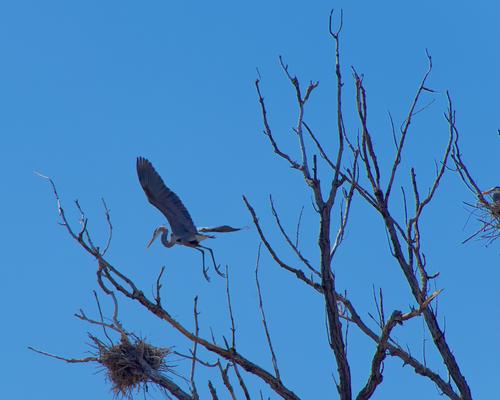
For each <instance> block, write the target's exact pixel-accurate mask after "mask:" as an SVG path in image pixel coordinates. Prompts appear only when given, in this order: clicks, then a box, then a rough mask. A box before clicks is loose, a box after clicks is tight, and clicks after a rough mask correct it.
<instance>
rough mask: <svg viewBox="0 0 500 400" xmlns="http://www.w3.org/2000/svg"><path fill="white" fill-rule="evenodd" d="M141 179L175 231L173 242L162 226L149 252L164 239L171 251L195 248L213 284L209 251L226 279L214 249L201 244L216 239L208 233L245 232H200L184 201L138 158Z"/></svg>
mask: <svg viewBox="0 0 500 400" xmlns="http://www.w3.org/2000/svg"><path fill="white" fill-rule="evenodd" d="M137 176H138V177H139V182H140V184H141V186H142V189H143V190H144V193H146V197H147V198H148V201H149V202H150V203H151V204H152V205H154V206H155V207H156V208H157V209H158V210H160V211H161V213H162V214H163V215H164V216H165V217H166V218H167V221H168V223H169V225H170V228H171V229H172V234H171V235H170V238H169V237H168V233H169V230H168V228H167V227H166V226H165V225H161V226H159V227H158V228H156V229H155V230H154V232H153V237H152V238H151V240H150V241H149V243H148V244H147V247H148V248H149V247H150V246H151V245H152V244H153V242H154V241H155V239H156V238H157V237H158V236H160V235H161V237H160V240H161V243H162V244H163V245H164V246H165V247H167V248H170V247H172V246H174V245H176V244H179V245H182V246H187V247H191V248H193V249H196V250H198V251H199V252H200V253H201V256H202V264H203V275H204V276H205V278H206V279H207V281H210V278H209V277H208V274H207V271H208V268H206V267H205V250H207V251H208V252H209V253H210V256H211V258H212V262H213V264H214V268H215V271H216V272H217V274H219V275H221V276H224V274H223V273H222V272H221V271H220V269H219V267H218V266H217V263H216V262H215V257H214V252H213V251H212V249H211V248H209V247H206V246H202V245H201V244H200V242H201V241H203V240H206V239H213V238H215V236H213V235H207V234H206V233H209V232H213V233H226V232H235V231H239V230H240V229H241V228H233V227H231V226H229V225H221V226H215V227H210V228H209V227H205V228H196V226H195V225H194V223H193V219H192V218H191V215H189V212H188V210H187V209H186V207H185V206H184V204H183V203H182V201H181V199H180V198H179V197H178V196H177V195H176V194H175V193H174V192H173V191H172V190H170V189H169V188H168V187H167V186H166V185H165V183H164V182H163V179H162V178H161V176H160V175H159V174H158V172H156V170H155V169H154V167H153V164H151V162H150V161H149V160H148V159H146V158H144V157H137Z"/></svg>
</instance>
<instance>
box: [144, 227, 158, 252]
mask: <svg viewBox="0 0 500 400" xmlns="http://www.w3.org/2000/svg"><path fill="white" fill-rule="evenodd" d="M160 233H161V229H159V228H156V229H155V231H154V232H153V237H152V238H151V240H150V241H149V243H148V245H147V246H146V247H147V248H148V249H149V246H151V245H152V244H153V242H154V241H155V239H156V238H157V237H158V236H159V235H160Z"/></svg>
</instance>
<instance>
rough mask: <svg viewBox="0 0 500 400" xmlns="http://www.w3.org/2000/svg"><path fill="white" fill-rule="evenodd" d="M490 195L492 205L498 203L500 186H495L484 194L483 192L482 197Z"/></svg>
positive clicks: (499, 200)
mask: <svg viewBox="0 0 500 400" xmlns="http://www.w3.org/2000/svg"><path fill="white" fill-rule="evenodd" d="M488 194H489V195H491V199H492V200H493V203H500V186H495V187H494V188H491V189H490V190H487V191H486V192H483V195H488Z"/></svg>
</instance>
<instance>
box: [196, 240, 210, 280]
mask: <svg viewBox="0 0 500 400" xmlns="http://www.w3.org/2000/svg"><path fill="white" fill-rule="evenodd" d="M193 249H195V250H198V251H199V252H200V253H201V262H202V269H203V276H204V277H205V279H206V280H207V282H210V277H209V276H208V274H207V272H208V268H206V267H205V252H204V251H203V250H202V249H200V248H198V247H193Z"/></svg>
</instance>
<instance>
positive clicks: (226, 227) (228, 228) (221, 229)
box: [198, 225, 241, 233]
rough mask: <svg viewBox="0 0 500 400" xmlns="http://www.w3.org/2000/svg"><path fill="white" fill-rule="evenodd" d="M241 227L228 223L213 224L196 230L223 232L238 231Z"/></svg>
mask: <svg viewBox="0 0 500 400" xmlns="http://www.w3.org/2000/svg"><path fill="white" fill-rule="evenodd" d="M240 230H241V228H233V227H232V226H229V225H221V226H213V227H209V228H208V227H204V228H198V232H219V233H225V232H236V231H240Z"/></svg>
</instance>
